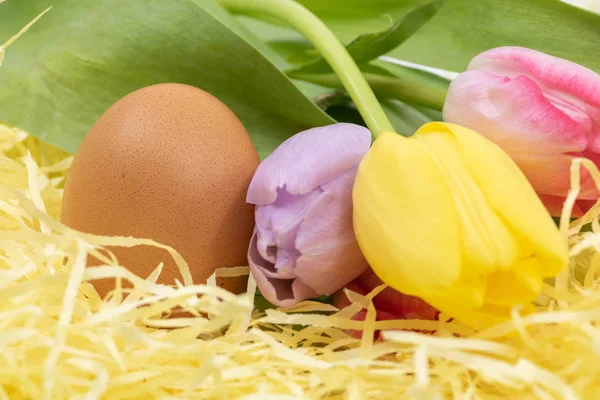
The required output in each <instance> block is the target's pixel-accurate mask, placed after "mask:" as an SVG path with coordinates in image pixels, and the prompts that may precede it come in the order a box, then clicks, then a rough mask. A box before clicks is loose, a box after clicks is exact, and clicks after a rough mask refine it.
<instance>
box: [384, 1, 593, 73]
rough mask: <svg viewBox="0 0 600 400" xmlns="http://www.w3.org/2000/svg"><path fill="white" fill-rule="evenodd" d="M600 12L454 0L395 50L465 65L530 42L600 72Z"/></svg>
mask: <svg viewBox="0 0 600 400" xmlns="http://www.w3.org/2000/svg"><path fill="white" fill-rule="evenodd" d="M599 43H600V15H598V14H594V13H591V12H586V11H584V10H581V9H579V8H576V7H573V6H571V5H568V4H565V3H563V2H561V1H559V0H526V1H523V0H502V1H497V0H478V1H472V0H450V1H448V3H447V4H446V5H445V6H444V7H443V8H442V9H441V10H440V12H439V13H437V14H436V16H435V17H434V18H433V19H432V20H431V21H430V22H429V23H428V24H427V25H426V26H424V27H423V29H421V30H419V32H418V33H417V34H415V35H414V36H413V37H411V39H410V40H408V41H406V42H405V43H404V44H403V45H402V46H400V47H399V48H398V49H396V50H394V51H393V52H392V55H394V56H396V57H398V58H402V59H405V60H409V61H414V62H418V63H421V64H425V65H431V66H435V67H440V68H444V69H449V70H454V71H462V70H464V69H466V67H467V65H468V63H469V61H470V60H471V59H472V58H473V57H474V56H475V55H477V54H479V53H480V52H482V51H485V50H487V49H490V48H493V47H498V46H507V45H515V46H522V47H529V48H532V49H536V50H539V51H543V52H545V53H548V54H552V55H555V56H558V57H562V58H565V59H568V60H571V61H574V62H577V63H579V64H582V65H585V66H587V67H589V68H591V69H593V70H596V71H599V72H600V45H599Z"/></svg>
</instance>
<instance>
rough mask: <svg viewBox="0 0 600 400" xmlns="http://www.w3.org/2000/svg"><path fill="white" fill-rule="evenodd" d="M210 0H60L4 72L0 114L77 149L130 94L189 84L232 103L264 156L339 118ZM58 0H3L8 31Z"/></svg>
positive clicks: (2, 29)
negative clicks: (305, 92)
mask: <svg viewBox="0 0 600 400" xmlns="http://www.w3.org/2000/svg"><path fill="white" fill-rule="evenodd" d="M207 1H208V0H193V1H192V0H171V1H168V2H166V1H163V0H146V1H144V2H143V3H142V2H139V1H136V0H96V1H93V2H91V1H80V0H62V1H60V2H59V3H58V5H55V7H54V8H53V9H52V10H51V11H50V12H49V13H48V14H47V15H46V16H45V17H44V18H42V19H41V20H40V21H39V22H38V23H37V24H36V25H35V26H33V27H32V28H31V29H30V30H29V32H28V33H27V34H26V35H24V36H23V37H21V38H20V40H19V41H17V42H16V43H15V44H14V45H13V46H12V47H11V48H10V51H11V54H10V55H11V57H10V58H9V59H8V60H6V61H5V63H4V65H3V71H2V73H1V74H0V120H1V121H3V122H6V123H8V124H10V125H15V126H18V127H20V128H22V129H24V130H26V131H29V132H31V133H32V134H34V135H36V136H38V137H41V138H42V139H44V140H46V141H48V142H50V143H52V144H54V145H56V146H58V147H61V148H63V149H65V150H68V151H71V152H74V151H76V150H77V147H78V145H79V143H80V142H81V140H82V138H83V137H84V136H85V134H86V133H87V132H88V130H89V129H90V128H91V126H92V125H93V124H94V122H95V121H96V119H97V118H98V117H99V116H100V115H101V114H102V113H103V112H104V111H105V110H106V109H107V108H108V107H109V106H110V105H111V104H113V103H114V102H115V101H117V100H118V99H119V98H121V97H122V96H124V95H126V94H127V93H130V92H132V91H134V90H136V89H139V88H141V87H144V86H147V85H151V84H156V83H162V82H179V83H186V84H189V85H193V86H196V87H199V88H201V89H203V90H206V91H208V92H210V93H212V94H213V95H215V96H216V97H218V98H219V99H221V101H223V102H224V103H225V104H227V105H228V106H229V107H230V108H231V109H232V110H233V111H234V112H235V113H236V114H237V116H238V117H239V118H240V120H241V121H242V122H243V123H244V125H245V126H246V128H247V129H248V131H249V132H250V134H251V136H252V138H253V140H254V143H255V144H256V147H257V149H258V150H259V153H260V155H261V157H265V156H266V155H267V154H269V153H270V152H271V151H272V150H273V149H274V148H275V147H276V146H277V145H279V144H280V143H281V142H282V141H283V140H285V139H286V138H287V137H289V136H291V135H293V134H295V133H297V132H299V131H301V130H303V129H307V128H310V127H314V126H321V125H326V124H330V123H332V122H334V120H333V119H331V118H330V117H328V116H327V115H326V114H325V113H324V112H323V111H322V110H320V109H319V108H318V107H317V106H316V105H315V104H313V103H312V102H311V101H310V100H309V99H308V98H307V97H306V96H304V95H303V94H302V93H301V92H300V91H299V90H298V89H297V88H296V87H295V86H294V84H293V83H292V82H291V81H290V80H289V79H288V78H287V77H286V76H285V75H284V74H283V73H282V72H281V71H279V70H278V69H277V67H276V66H275V65H274V64H273V63H272V62H271V61H269V60H268V59H267V58H265V56H264V55H263V54H262V53H261V52H259V50H257V49H256V48H255V47H254V46H252V45H250V44H249V43H248V42H247V41H246V40H244V39H242V38H241V37H240V36H239V35H238V33H239V32H240V31H234V30H232V29H230V28H228V27H227V26H226V25H225V24H224V23H223V22H222V20H224V18H225V17H226V16H222V17H221V18H219V19H217V18H215V17H214V16H213V15H212V14H211V13H208V12H207V11H205V10H204V9H203V6H206V4H207ZM51 4H53V0H28V1H26V2H25V1H9V2H6V3H3V4H2V5H0V21H1V23H0V38H8V37H10V36H11V35H12V34H14V32H16V31H18V30H19V29H20V28H21V27H22V26H24V25H25V24H26V23H27V22H29V20H31V18H33V17H35V16H36V15H37V14H39V13H40V12H41V11H43V10H44V9H45V8H46V7H47V6H48V5H51ZM213 12H214V11H213ZM236 32H238V33H236ZM166 134H168V133H166Z"/></svg>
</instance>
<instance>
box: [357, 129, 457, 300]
mask: <svg viewBox="0 0 600 400" xmlns="http://www.w3.org/2000/svg"><path fill="white" fill-rule="evenodd" d="M353 202H354V230H355V233H356V237H357V240H358V243H359V245H360V247H361V249H362V251H363V253H364V255H365V257H366V258H367V260H368V261H369V263H370V265H371V267H372V268H373V270H374V271H375V273H376V274H377V275H378V276H379V278H380V279H381V280H382V281H384V282H385V283H387V284H388V285H390V286H391V287H393V288H395V289H396V290H399V291H401V292H404V293H407V294H412V295H416V296H423V295H427V294H432V293H437V292H439V291H443V290H446V289H447V288H448V287H449V286H450V285H452V284H453V283H454V281H456V279H457V277H458V275H459V273H460V265H461V254H460V253H461V251H460V243H459V236H458V233H459V232H458V219H457V215H456V209H455V207H454V204H453V202H452V200H451V193H450V189H449V187H448V184H447V182H446V180H445V178H444V176H443V174H442V172H441V171H440V170H439V168H437V166H436V164H435V162H434V161H433V160H432V159H431V156H430V154H429V153H428V152H427V151H425V150H424V149H423V146H422V145H421V144H420V143H418V142H417V141H415V140H411V139H407V138H403V137H401V136H399V135H397V134H395V133H391V132H390V133H384V134H382V135H381V136H380V137H379V138H378V139H377V140H376V141H375V143H374V144H373V147H372V148H371V150H370V151H369V152H368V153H367V155H366V157H365V158H364V159H363V160H362V162H361V164H360V166H359V169H358V174H357V177H356V181H355V184H354V190H353Z"/></svg>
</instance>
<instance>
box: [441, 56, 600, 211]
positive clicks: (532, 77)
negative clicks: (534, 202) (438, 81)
mask: <svg viewBox="0 0 600 400" xmlns="http://www.w3.org/2000/svg"><path fill="white" fill-rule="evenodd" d="M444 120H446V121H447V122H452V123H455V124H459V125H463V126H465V127H467V128H471V129H473V130H475V131H477V132H479V133H481V134H482V135H484V136H486V137H487V138H488V139H490V140H492V141H493V142H495V143H496V144H497V145H499V146H500V147H501V148H502V149H503V150H504V151H505V152H507V153H508V154H509V155H510V156H511V157H512V158H513V160H514V161H515V162H516V163H517V165H518V166H519V167H520V168H521V170H522V171H523V173H524V174H525V175H526V176H527V178H528V179H529V181H530V182H531V184H532V185H533V187H534V188H535V190H536V191H537V193H538V195H539V196H540V198H541V200H542V201H543V202H544V204H545V205H546V207H547V208H548V210H549V211H550V213H551V214H552V215H560V212H561V209H562V205H563V203H564V199H565V196H566V195H567V192H568V190H569V188H570V166H571V161H572V160H573V158H575V157H586V158H588V159H590V160H592V161H593V162H594V163H595V164H596V165H600V75H598V74H597V73H595V72H593V71H591V70H589V69H587V68H585V67H583V66H581V65H578V64H575V63H573V62H570V61H567V60H563V59H560V58H556V57H553V56H550V55H547V54H544V53H540V52H538V51H535V50H531V49H526V48H521V47H500V48H496V49H492V50H489V51H486V52H484V53H481V54H479V55H478V56H476V57H475V58H474V59H473V60H472V61H471V63H470V64H469V67H468V70H467V71H466V72H464V73H462V74H460V75H459V76H458V77H457V78H455V79H454V81H453V82H452V84H451V85H450V89H449V91H448V96H447V98H446V103H445V105H444ZM581 183H582V186H581V189H582V190H581V193H580V195H579V197H578V201H577V204H576V206H575V209H574V215H581V214H582V213H583V212H585V211H586V210H587V209H589V208H590V207H591V206H592V205H593V204H594V203H595V201H596V199H597V198H598V197H599V195H600V193H599V192H598V190H597V189H596V186H595V185H594V183H593V180H592V178H591V176H590V175H589V174H588V173H587V172H583V173H582V180H581Z"/></svg>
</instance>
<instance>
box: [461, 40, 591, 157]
mask: <svg viewBox="0 0 600 400" xmlns="http://www.w3.org/2000/svg"><path fill="white" fill-rule="evenodd" d="M473 69H478V70H485V71H488V72H491V73H494V74H496V75H504V76H507V77H509V78H511V79H512V78H515V77H517V76H521V75H525V76H529V77H530V78H532V79H533V80H535V81H536V82H538V84H539V85H540V86H541V87H543V88H544V90H545V91H546V92H547V93H549V95H550V96H552V97H555V98H567V99H568V101H569V102H572V103H573V104H575V105H576V106H577V107H578V108H580V109H582V110H584V111H585V112H586V113H587V114H588V115H590V116H591V117H592V120H594V121H596V126H595V131H594V135H593V136H594V137H597V136H598V134H600V75H598V74H597V73H595V72H594V71H592V70H590V69H588V68H585V67H584V66H582V65H579V64H576V63H574V62H572V61H568V60H565V59H562V58H558V57H554V56H551V55H549V54H545V53H542V52H540V51H536V50H533V49H528V48H524V47H516V46H504V47H498V48H495V49H491V50H488V51H485V52H483V53H481V54H479V55H478V56H476V57H475V58H474V59H473V60H472V61H471V63H470V64H469V70H473ZM594 150H595V151H598V149H596V148H595V149H594Z"/></svg>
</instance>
